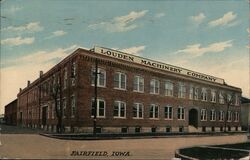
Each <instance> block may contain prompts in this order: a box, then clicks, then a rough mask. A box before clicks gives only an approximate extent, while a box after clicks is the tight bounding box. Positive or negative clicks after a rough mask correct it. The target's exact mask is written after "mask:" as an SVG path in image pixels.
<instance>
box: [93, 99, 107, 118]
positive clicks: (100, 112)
mask: <svg viewBox="0 0 250 160" xmlns="http://www.w3.org/2000/svg"><path fill="white" fill-rule="evenodd" d="M94 114H95V100H94V99H92V114H91V115H92V116H94ZM96 117H105V101H104V100H103V99H97V106H96Z"/></svg>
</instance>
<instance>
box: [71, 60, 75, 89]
mask: <svg viewBox="0 0 250 160" xmlns="http://www.w3.org/2000/svg"><path fill="white" fill-rule="evenodd" d="M75 79H76V62H72V64H71V85H72V86H74V85H75Z"/></svg>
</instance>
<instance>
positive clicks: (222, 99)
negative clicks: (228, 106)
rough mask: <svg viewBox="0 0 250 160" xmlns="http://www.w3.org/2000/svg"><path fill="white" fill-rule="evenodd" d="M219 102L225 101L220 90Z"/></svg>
mask: <svg viewBox="0 0 250 160" xmlns="http://www.w3.org/2000/svg"><path fill="white" fill-rule="evenodd" d="M219 103H220V104H224V103H225V100H224V96H223V93H222V92H220V94H219Z"/></svg>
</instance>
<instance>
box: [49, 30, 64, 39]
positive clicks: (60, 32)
mask: <svg viewBox="0 0 250 160" xmlns="http://www.w3.org/2000/svg"><path fill="white" fill-rule="evenodd" d="M65 34H67V32H65V31H63V30H58V31H55V32H52V35H51V36H49V37H47V38H46V39H50V38H54V37H60V36H64V35H65Z"/></svg>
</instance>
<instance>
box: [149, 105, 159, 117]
mask: <svg viewBox="0 0 250 160" xmlns="http://www.w3.org/2000/svg"><path fill="white" fill-rule="evenodd" d="M149 118H159V106H158V105H155V104H151V105H150V112H149Z"/></svg>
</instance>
